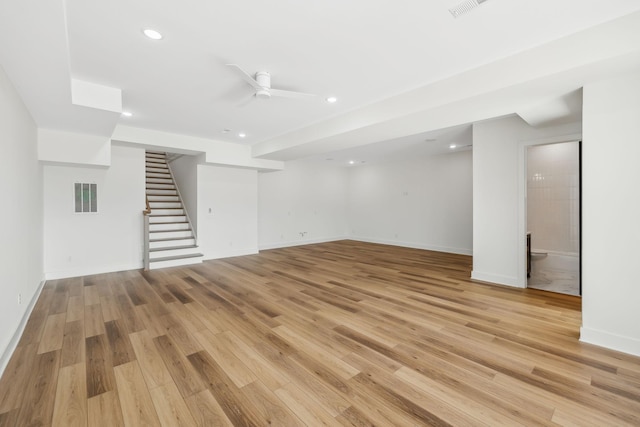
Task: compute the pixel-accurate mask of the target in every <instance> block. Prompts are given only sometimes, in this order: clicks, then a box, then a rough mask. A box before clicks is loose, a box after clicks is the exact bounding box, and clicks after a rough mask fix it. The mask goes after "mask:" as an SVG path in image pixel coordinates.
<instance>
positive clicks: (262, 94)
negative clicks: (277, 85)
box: [256, 71, 271, 98]
mask: <svg viewBox="0 0 640 427" xmlns="http://www.w3.org/2000/svg"><path fill="white" fill-rule="evenodd" d="M256 82H257V83H258V85H260V89H257V90H256V98H271V92H269V89H270V88H271V74H269V73H268V72H267V71H258V72H257V73H256Z"/></svg>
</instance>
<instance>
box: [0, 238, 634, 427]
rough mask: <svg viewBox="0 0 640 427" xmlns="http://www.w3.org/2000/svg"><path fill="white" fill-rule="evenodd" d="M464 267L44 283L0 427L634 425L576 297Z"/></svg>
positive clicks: (277, 265) (354, 247)
mask: <svg viewBox="0 0 640 427" xmlns="http://www.w3.org/2000/svg"><path fill="white" fill-rule="evenodd" d="M470 268H471V258H470V257H465V256H458V255H450V254H442V253H437V252H429V251H421V250H414V249H406V248H397V247H389V246H382V245H374V244H366V243H358V242H352V241H340V242H333V243H324V244H318V245H309V246H301V247H295V248H286V249H276V250H270V251H264V252H262V253H260V254H259V255H252V256H246V257H237V258H228V259H223V260H216V261H207V262H205V263H203V264H200V265H196V266H190V267H176V268H171V269H165V270H155V271H151V272H143V271H125V272H118V273H109V274H101V275H95V276H88V277H82V278H72V279H65V280H54V281H50V282H47V283H46V284H45V287H44V290H43V291H42V294H41V296H40V298H39V300H38V302H37V304H36V307H35V309H34V311H33V313H32V315H31V317H30V320H29V322H28V324H27V326H26V329H25V332H24V334H23V336H22V339H21V341H20V343H19V346H18V348H17V350H16V352H15V353H14V355H13V358H12V359H11V361H10V362H9V365H8V367H7V369H6V371H5V372H4V375H3V377H2V378H1V379H0V426H30V425H43V426H48V425H55V426H87V425H88V426H98V425H99V426H123V425H124V426H141V425H151V426H267V425H273V426H305V425H306V426H320V425H330V426H373V425H376V426H422V425H434V426H449V425H453V426H479V425H487V426H499V425H508V426H514V425H524V426H534V425H579V426H587V425H594V426H623V425H635V426H637V425H640V358H636V357H632V356H629V355H624V354H621V353H617V352H614V351H608V350H605V349H602V348H598V347H595V346H590V345H588V344H583V343H580V342H579V341H578V330H579V327H580V317H581V313H580V300H579V298H577V297H572V296H567V295H559V294H551V293H545V292H541V291H536V290H527V289H523V290H520V289H510V288H505V287H500V286H491V285H487V284H481V283H474V282H471V281H470V280H469V274H470Z"/></svg>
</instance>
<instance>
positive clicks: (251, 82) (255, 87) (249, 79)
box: [226, 64, 262, 90]
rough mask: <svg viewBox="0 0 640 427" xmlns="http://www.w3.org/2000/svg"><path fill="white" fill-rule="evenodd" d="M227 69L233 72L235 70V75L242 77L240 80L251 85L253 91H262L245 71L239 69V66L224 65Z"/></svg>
mask: <svg viewBox="0 0 640 427" xmlns="http://www.w3.org/2000/svg"><path fill="white" fill-rule="evenodd" d="M226 65H227V67H231V68H233V69H234V70H236V73H237V74H238V75H239V76H240V77H242V79H243V80H244V81H245V82H247V83H249V84H250V85H251V87H253V88H254V89H255V90H258V89H262V87H261V86H260V85H259V84H258V82H257V81H256V80H255V79H254V78H253V77H251V76H250V75H249V74H247V73H246V71H244V70H243V69H242V68H240V66H238V65H236V64H226Z"/></svg>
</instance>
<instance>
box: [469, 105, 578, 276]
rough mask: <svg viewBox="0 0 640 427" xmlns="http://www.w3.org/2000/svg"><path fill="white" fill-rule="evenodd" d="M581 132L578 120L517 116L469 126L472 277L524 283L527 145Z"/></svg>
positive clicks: (566, 137)
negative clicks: (559, 122) (550, 121)
mask: <svg viewBox="0 0 640 427" xmlns="http://www.w3.org/2000/svg"><path fill="white" fill-rule="evenodd" d="M580 132H581V127H580V124H579V123H573V124H567V125H563V126H553V127H547V128H533V127H531V126H529V125H528V124H527V123H526V122H525V121H523V120H522V119H521V118H520V117H517V116H509V117H506V118H500V119H495V120H488V121H485V122H480V123H476V124H474V125H473V271H472V273H471V277H472V278H474V279H477V280H482V281H487V282H493V283H499V284H503V285H509V286H517V287H525V286H526V274H525V270H526V267H525V261H526V232H525V228H526V226H525V221H524V220H525V217H526V215H525V212H524V206H525V204H524V199H525V179H524V170H525V167H524V159H525V157H524V150H525V146H527V144H534V143H536V142H548V143H550V142H561V141H570V140H575V139H576V135H577V134H578V135H579V133H580ZM578 137H579V136H578Z"/></svg>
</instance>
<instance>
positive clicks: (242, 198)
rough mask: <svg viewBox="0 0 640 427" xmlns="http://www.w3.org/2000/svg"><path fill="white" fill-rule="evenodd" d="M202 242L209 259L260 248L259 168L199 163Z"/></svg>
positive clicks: (254, 250) (201, 245)
mask: <svg viewBox="0 0 640 427" xmlns="http://www.w3.org/2000/svg"><path fill="white" fill-rule="evenodd" d="M197 187H198V190H197V191H198V207H197V209H198V213H197V218H198V226H197V227H198V245H199V246H200V249H201V250H202V253H203V254H204V258H205V259H214V258H224V257H229V256H237V255H247V254H254V253H257V252H258V172H257V171H255V170H251V169H239V168H230V167H220V166H211V165H198V183H197Z"/></svg>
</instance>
